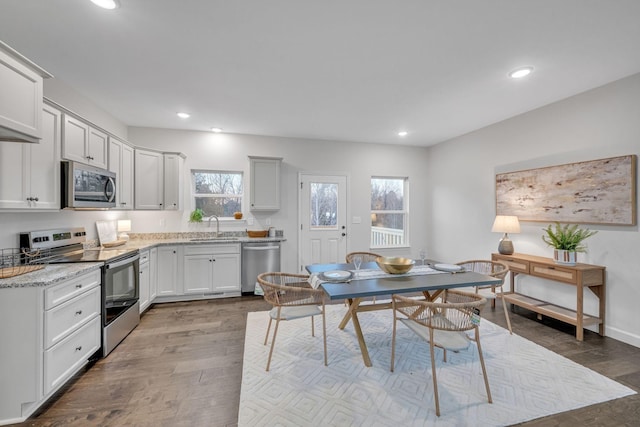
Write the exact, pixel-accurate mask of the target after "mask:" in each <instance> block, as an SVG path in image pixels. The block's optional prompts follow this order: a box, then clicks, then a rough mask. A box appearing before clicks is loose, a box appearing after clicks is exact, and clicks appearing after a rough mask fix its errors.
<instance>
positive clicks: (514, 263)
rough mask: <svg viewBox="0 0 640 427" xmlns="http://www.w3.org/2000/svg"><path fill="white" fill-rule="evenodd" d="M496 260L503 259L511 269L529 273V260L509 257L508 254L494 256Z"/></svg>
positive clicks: (516, 271)
mask: <svg viewBox="0 0 640 427" xmlns="http://www.w3.org/2000/svg"><path fill="white" fill-rule="evenodd" d="M493 260H494V261H502V262H504V263H505V264H507V265H508V266H509V270H511V271H513V272H515V273H525V274H527V273H529V262H528V261H523V260H521V259H516V258H509V257H508V256H505V257H502V256H495V255H494V256H493Z"/></svg>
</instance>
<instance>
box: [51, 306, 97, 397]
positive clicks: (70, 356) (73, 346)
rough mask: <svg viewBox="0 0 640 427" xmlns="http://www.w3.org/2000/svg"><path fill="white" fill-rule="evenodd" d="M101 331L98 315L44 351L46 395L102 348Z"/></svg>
mask: <svg viewBox="0 0 640 427" xmlns="http://www.w3.org/2000/svg"><path fill="white" fill-rule="evenodd" d="M100 331H101V327H100V318H99V317H96V318H94V319H93V320H91V321H90V322H89V323H87V324H86V325H84V326H83V327H81V328H80V329H78V330H77V331H75V332H74V333H72V334H71V335H69V336H68V337H67V338H65V339H64V340H62V341H61V342H59V343H58V344H56V345H54V346H53V347H51V348H50V349H49V350H47V351H45V352H44V393H45V395H46V394H48V393H50V392H51V391H54V390H55V389H56V388H58V387H59V386H60V385H62V384H64V382H65V381H66V380H67V379H68V378H69V377H71V376H72V375H73V374H75V373H76V372H77V371H78V369H80V368H81V367H82V366H83V365H84V364H85V363H86V362H87V360H88V359H89V357H90V356H91V355H92V354H93V353H95V352H96V351H97V350H98V349H99V348H100Z"/></svg>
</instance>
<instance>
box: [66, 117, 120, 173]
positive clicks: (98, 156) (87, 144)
mask: <svg viewBox="0 0 640 427" xmlns="http://www.w3.org/2000/svg"><path fill="white" fill-rule="evenodd" d="M108 142H109V141H108V136H107V134H106V133H104V132H102V131H101V130H98V129H96V128H94V127H92V126H91V125H89V124H88V123H86V122H84V121H82V120H80V119H78V118H76V117H73V116H71V115H69V114H65V115H64V122H63V128H62V158H63V159H67V160H73V161H75V162H80V163H85V164H88V165H91V166H95V167H97V168H102V169H107V167H108V166H109V165H108V152H109V144H108Z"/></svg>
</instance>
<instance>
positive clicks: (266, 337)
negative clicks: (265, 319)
mask: <svg viewBox="0 0 640 427" xmlns="http://www.w3.org/2000/svg"><path fill="white" fill-rule="evenodd" d="M272 320H273V319H272V318H271V316H269V324H268V325H267V335H265V336H264V345H267V340H268V339H269V330H270V329H271V321H272Z"/></svg>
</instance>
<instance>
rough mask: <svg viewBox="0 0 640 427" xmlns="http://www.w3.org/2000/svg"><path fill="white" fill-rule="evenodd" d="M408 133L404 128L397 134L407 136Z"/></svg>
mask: <svg viewBox="0 0 640 427" xmlns="http://www.w3.org/2000/svg"><path fill="white" fill-rule="evenodd" d="M407 135H409V132H407V131H406V130H401V131H400V132H398V136H407Z"/></svg>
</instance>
